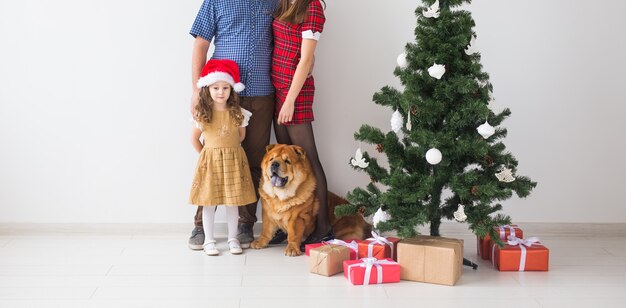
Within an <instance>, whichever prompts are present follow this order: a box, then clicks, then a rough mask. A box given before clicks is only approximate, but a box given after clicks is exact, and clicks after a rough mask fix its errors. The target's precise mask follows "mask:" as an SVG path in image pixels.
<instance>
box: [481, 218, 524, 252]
mask: <svg viewBox="0 0 626 308" xmlns="http://www.w3.org/2000/svg"><path fill="white" fill-rule="evenodd" d="M494 229H495V230H496V233H497V234H499V238H500V240H501V241H506V239H507V238H508V237H509V235H511V234H513V235H515V237H517V238H524V231H522V229H520V228H519V227H518V226H517V225H506V226H500V227H494ZM476 238H477V240H478V244H477V247H476V253H477V254H478V255H479V256H480V257H481V258H483V260H491V243H490V242H491V237H490V236H489V234H487V236H485V237H484V238H479V237H476Z"/></svg>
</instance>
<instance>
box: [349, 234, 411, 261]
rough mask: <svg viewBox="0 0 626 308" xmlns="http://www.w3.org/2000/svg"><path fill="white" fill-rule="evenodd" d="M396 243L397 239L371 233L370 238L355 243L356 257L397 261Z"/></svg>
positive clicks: (398, 240)
mask: <svg viewBox="0 0 626 308" xmlns="http://www.w3.org/2000/svg"><path fill="white" fill-rule="evenodd" d="M398 242H400V239H399V238H397V237H384V236H379V235H378V233H376V232H374V231H372V237H371V238H368V239H366V240H361V241H358V242H357V243H358V257H359V258H376V259H378V260H382V259H386V258H391V259H394V260H397V251H398Z"/></svg>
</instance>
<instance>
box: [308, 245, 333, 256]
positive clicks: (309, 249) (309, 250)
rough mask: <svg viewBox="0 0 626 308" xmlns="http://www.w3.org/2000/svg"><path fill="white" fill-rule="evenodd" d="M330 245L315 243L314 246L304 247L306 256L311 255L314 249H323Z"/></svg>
mask: <svg viewBox="0 0 626 308" xmlns="http://www.w3.org/2000/svg"><path fill="white" fill-rule="evenodd" d="M325 245H328V244H326V243H313V244H306V245H304V254H306V255H307V256H310V255H311V249H313V248H317V247H322V246H325Z"/></svg>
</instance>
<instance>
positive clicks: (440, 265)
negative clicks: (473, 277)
mask: <svg viewBox="0 0 626 308" xmlns="http://www.w3.org/2000/svg"><path fill="white" fill-rule="evenodd" d="M398 263H399V264H400V279H402V280H411V281H419V282H428V283H435V284H443V285H450V286H452V285H454V284H455V283H456V282H457V281H458V280H459V278H460V277H461V271H462V266H463V240H459V239H452V238H444V237H438V236H417V237H415V238H410V239H403V240H402V241H401V242H400V243H399V244H398Z"/></svg>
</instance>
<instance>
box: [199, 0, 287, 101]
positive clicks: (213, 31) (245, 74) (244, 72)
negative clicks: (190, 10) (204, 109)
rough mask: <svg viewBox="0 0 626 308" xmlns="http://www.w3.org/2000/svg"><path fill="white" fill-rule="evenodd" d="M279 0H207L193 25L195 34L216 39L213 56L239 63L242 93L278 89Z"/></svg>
mask: <svg viewBox="0 0 626 308" xmlns="http://www.w3.org/2000/svg"><path fill="white" fill-rule="evenodd" d="M277 5H278V0H204V2H203V3H202V7H200V11H199V12H198V15H197V16H196V20H195V22H194V23H193V26H192V27H191V31H189V34H191V35H192V36H193V37H196V36H200V37H202V38H204V39H205V40H207V41H211V40H212V39H215V40H214V41H213V44H214V46H215V52H214V53H213V56H212V57H211V58H212V59H230V60H233V61H235V62H237V64H238V65H239V69H240V71H241V82H242V83H243V84H244V85H246V89H245V90H244V91H243V92H241V93H239V94H240V95H242V96H265V95H269V94H272V93H273V92H274V86H273V85H272V81H271V79H270V70H271V64H272V47H273V37H272V14H273V13H274V10H275V9H276V7H277Z"/></svg>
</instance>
